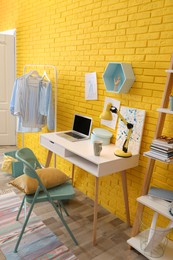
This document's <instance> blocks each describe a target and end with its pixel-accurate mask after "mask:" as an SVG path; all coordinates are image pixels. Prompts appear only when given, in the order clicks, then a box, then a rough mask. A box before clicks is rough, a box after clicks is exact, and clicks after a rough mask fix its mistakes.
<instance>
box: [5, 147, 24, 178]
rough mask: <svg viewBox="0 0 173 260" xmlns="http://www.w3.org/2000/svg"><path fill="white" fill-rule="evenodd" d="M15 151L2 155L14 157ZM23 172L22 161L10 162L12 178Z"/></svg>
mask: <svg viewBox="0 0 173 260" xmlns="http://www.w3.org/2000/svg"><path fill="white" fill-rule="evenodd" d="M15 154H16V151H11V152H6V153H4V155H6V156H11V157H13V158H15V159H16V156H15ZM22 174H23V163H22V162H12V176H13V177H14V178H16V177H18V176H20V175H22Z"/></svg>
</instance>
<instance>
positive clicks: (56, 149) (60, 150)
mask: <svg viewBox="0 0 173 260" xmlns="http://www.w3.org/2000/svg"><path fill="white" fill-rule="evenodd" d="M40 144H41V145H42V146H44V147H45V148H47V149H48V150H50V151H51V152H53V153H56V154H57V155H60V156H62V157H65V148H64V147H62V146H61V145H59V144H57V143H54V142H53V141H51V140H49V139H48V138H46V137H44V136H40Z"/></svg>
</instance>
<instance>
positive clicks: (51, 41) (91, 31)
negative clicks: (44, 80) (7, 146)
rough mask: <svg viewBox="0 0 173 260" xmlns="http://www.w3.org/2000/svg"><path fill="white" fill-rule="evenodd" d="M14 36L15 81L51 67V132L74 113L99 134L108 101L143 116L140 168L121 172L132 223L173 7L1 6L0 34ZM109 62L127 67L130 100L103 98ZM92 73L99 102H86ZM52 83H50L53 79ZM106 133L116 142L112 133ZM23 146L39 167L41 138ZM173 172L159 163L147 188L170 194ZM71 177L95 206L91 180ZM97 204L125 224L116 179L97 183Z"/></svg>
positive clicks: (9, 2) (54, 2)
mask: <svg viewBox="0 0 173 260" xmlns="http://www.w3.org/2000/svg"><path fill="white" fill-rule="evenodd" d="M12 28H16V32H17V34H16V50H17V54H16V57H17V76H20V75H21V74H23V68H24V65H25V64H32V63H33V64H52V65H54V66H56V68H57V71H58V91H57V99H58V104H57V131H60V130H66V129H68V128H70V127H71V124H72V118H73V114H74V113H75V112H78V113H83V114H86V115H88V116H91V117H93V127H101V125H100V120H99V114H100V113H101V111H102V108H103V104H104V99H105V97H106V96H107V97H111V98H115V99H118V100H120V101H121V105H125V106H129V107H135V108H138V109H145V110H146V112H147V116H146V121H145V126H144V134H143V138H142V146H141V152H140V154H141V156H140V163H139V166H138V167H136V168H135V169H130V170H128V171H127V182H128V192H129V203H130V213H131V220H132V223H133V220H134V216H135V211H136V198H137V197H138V196H139V195H140V191H141V186H142V182H143V179H144V174H145V169H146V165H147V158H145V157H143V156H142V154H143V152H144V151H146V150H147V149H149V145H150V143H151V141H152V138H153V137H154V132H155V125H156V122H157V118H158V113H157V112H156V110H157V108H158V107H159V106H160V104H161V99H162V94H163V90H164V84H165V82H166V73H165V69H167V68H168V67H169V63H170V58H171V55H172V53H173V1H172V0H155V1H153V0H152V1H151V0H141V1H140V0H139V1H136V0H131V1H128V0H117V1H114V0H102V1H101V0H85V1H80V0H75V1H73V0H66V1H61V0H37V1H35V0H28V1H23V0H17V1H16V0H1V5H0V30H1V31H4V30H9V29H12ZM111 61H114V62H127V63H131V64H132V67H133V70H134V74H135V77H136V81H135V83H134V84H133V86H132V88H131V90H130V91H129V93H127V94H115V93H110V92H106V90H105V86H104V83H103V79H102V74H103V72H104V70H105V68H106V66H107V63H108V62H111ZM93 71H95V72H96V73H97V82H98V100H95V101H89V100H88V101H86V100H85V94H84V93H85V89H84V88H85V73H88V72H93ZM51 78H52V80H54V75H53V73H51ZM170 129H171V130H170ZM43 132H47V129H46V128H45V129H43ZM112 132H113V134H114V138H113V140H115V132H116V131H112ZM171 132H172V121H171V120H168V123H167V124H166V127H165V129H164V133H165V134H167V133H171ZM24 144H25V146H28V147H30V148H31V149H33V150H34V151H35V152H36V154H37V156H38V158H39V160H40V161H41V162H42V163H44V162H45V160H46V155H47V151H46V149H44V148H42V147H41V146H40V145H39V134H25V138H24ZM21 145H22V137H21V135H20V134H18V146H19V147H20V146H21ZM52 164H53V162H52ZM57 165H58V167H59V168H60V169H61V170H64V171H65V172H66V173H67V174H68V175H70V174H71V167H72V166H71V164H69V163H67V162H65V161H64V160H62V159H61V158H57ZM172 170H173V166H171V165H163V164H162V163H160V162H157V163H156V166H155V171H154V173H153V178H152V185H159V186H161V187H165V188H170V189H172V188H173V178H172V177H171V173H172ZM115 172H116V169H115ZM75 173H76V174H75V186H76V187H77V188H78V189H80V190H81V191H83V192H84V193H85V194H87V195H88V196H89V197H91V198H93V197H94V178H93V176H91V175H90V174H88V173H87V172H84V171H82V170H81V169H79V168H77V167H75ZM99 203H101V204H102V205H103V206H104V207H105V208H107V209H108V210H110V211H111V212H113V213H115V214H116V215H117V216H118V217H120V218H121V219H123V220H125V219H126V217H125V209H124V206H123V194H122V186H121V178H120V175H119V174H112V175H111V176H109V177H106V178H105V177H104V178H101V179H100V189H99ZM119 205H122V206H121V207H120V206H119ZM150 214H151V213H150ZM146 220H147V218H146Z"/></svg>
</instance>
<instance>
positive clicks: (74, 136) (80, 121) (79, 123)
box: [57, 114, 92, 142]
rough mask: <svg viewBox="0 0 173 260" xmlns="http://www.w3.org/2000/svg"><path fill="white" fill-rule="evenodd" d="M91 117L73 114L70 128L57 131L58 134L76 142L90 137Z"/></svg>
mask: <svg viewBox="0 0 173 260" xmlns="http://www.w3.org/2000/svg"><path fill="white" fill-rule="evenodd" d="M91 127H92V118H90V117H87V116H83V115H78V114H75V115H74V120H73V127H72V130H69V131H65V132H59V133H57V135H58V136H60V137H63V138H65V139H67V140H69V141H72V142H76V141H80V140H86V139H89V138H90V133H91Z"/></svg>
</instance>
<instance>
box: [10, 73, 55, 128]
mask: <svg viewBox="0 0 173 260" xmlns="http://www.w3.org/2000/svg"><path fill="white" fill-rule="evenodd" d="M10 111H11V113H12V114H13V115H15V116H18V117H19V120H18V127H17V131H19V132H36V131H40V130H41V128H42V127H44V126H45V125H47V127H48V129H49V130H53V129H54V109H53V103H52V87H51V82H50V81H45V80H43V79H42V78H41V77H40V76H39V75H38V74H36V75H35V73H34V75H33V74H32V73H28V74H26V75H23V76H22V77H20V78H18V79H16V80H15V83H14V87H13V93H12V98H11V102H10ZM32 129H33V130H32ZM30 130H31V131H30Z"/></svg>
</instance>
